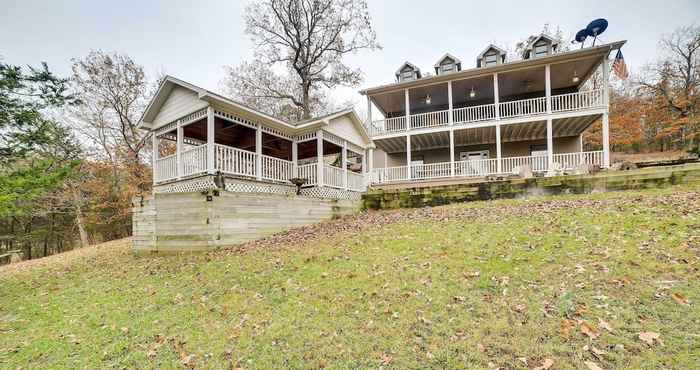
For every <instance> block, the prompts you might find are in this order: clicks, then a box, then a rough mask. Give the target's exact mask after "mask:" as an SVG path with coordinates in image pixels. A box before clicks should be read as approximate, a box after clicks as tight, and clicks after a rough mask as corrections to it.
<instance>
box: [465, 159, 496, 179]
mask: <svg viewBox="0 0 700 370" xmlns="http://www.w3.org/2000/svg"><path fill="white" fill-rule="evenodd" d="M496 173H498V160H497V159H495V158H493V159H491V158H488V159H470V160H467V161H458V162H455V176H461V177H474V176H477V177H478V176H488V175H493V174H496Z"/></svg>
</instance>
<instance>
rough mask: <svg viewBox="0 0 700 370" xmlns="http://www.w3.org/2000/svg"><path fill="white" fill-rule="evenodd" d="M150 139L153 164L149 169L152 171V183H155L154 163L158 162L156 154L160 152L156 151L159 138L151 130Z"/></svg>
mask: <svg viewBox="0 0 700 370" xmlns="http://www.w3.org/2000/svg"><path fill="white" fill-rule="evenodd" d="M151 140H152V144H151V146H152V147H153V164H152V165H151V169H152V171H153V183H154V184H155V183H156V171H157V169H156V163H158V155H159V154H160V153H159V152H158V147H159V146H160V138H159V137H158V135H156V132H155V131H152V132H151Z"/></svg>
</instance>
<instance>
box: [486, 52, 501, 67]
mask: <svg viewBox="0 0 700 370" xmlns="http://www.w3.org/2000/svg"><path fill="white" fill-rule="evenodd" d="M491 58H493V59H491ZM491 64H498V53H493V54H486V55H484V65H485V66H488V65H491Z"/></svg>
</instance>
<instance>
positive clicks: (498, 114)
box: [493, 73, 503, 173]
mask: <svg viewBox="0 0 700 370" xmlns="http://www.w3.org/2000/svg"><path fill="white" fill-rule="evenodd" d="M499 94H500V93H499V92H498V73H494V74H493V105H494V110H495V112H494V116H495V118H496V172H498V173H501V172H503V165H502V163H501V162H502V160H501V122H500V121H501V110H500V109H499V104H500V99H499Z"/></svg>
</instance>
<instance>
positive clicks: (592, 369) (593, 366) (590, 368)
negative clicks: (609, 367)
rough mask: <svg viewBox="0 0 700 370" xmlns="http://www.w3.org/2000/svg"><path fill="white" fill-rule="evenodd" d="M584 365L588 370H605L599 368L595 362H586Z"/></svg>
mask: <svg viewBox="0 0 700 370" xmlns="http://www.w3.org/2000/svg"><path fill="white" fill-rule="evenodd" d="M584 364H585V365H586V367H587V368H588V370H603V368H602V367H600V366H598V364H596V363H595V362H593V361H585V362H584Z"/></svg>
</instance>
